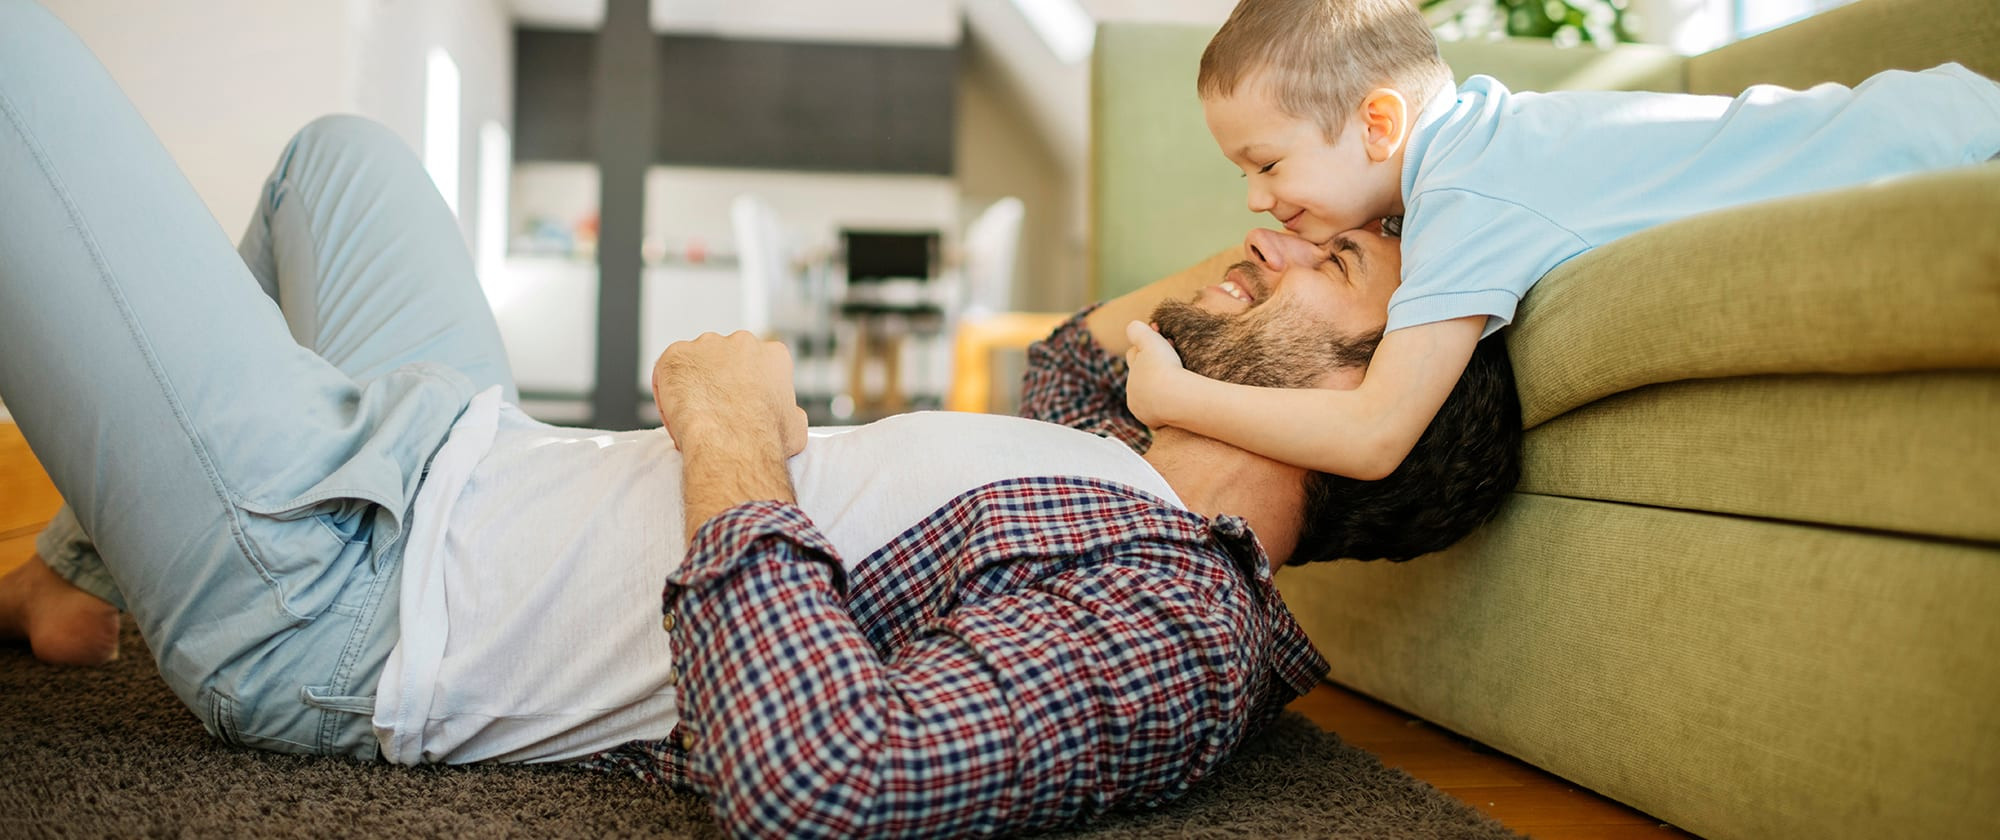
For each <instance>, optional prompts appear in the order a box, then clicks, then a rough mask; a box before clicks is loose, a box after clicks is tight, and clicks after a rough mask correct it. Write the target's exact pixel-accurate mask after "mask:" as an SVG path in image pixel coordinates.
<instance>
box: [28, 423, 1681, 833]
mask: <svg viewBox="0 0 2000 840" xmlns="http://www.w3.org/2000/svg"><path fill="white" fill-rule="evenodd" d="M61 502H62V500H61V498H60V497H59V496H57V495H56V491H55V488H54V487H53V486H51V485H50V484H49V481H48V477H47V476H46V475H44V474H43V473H42V470H41V467H40V465H38V464H37V463H36V462H35V459H34V456H33V454H31V453H30V452H29V451H28V446H27V443H26V442H25V441H23V440H22V439H21V436H20V433H19V432H18V431H17V430H16V429H15V427H14V426H13V424H11V423H0V574H4V573H5V572H6V571H7V570H9V569H12V568H14V567H15V566H17V565H19V564H20V563H21V562H22V561H25V560H27V559H28V556H29V555H30V554H31V553H32V552H33V551H34V545H35V534H37V533H39V532H40V531H41V529H42V526H43V525H46V524H47V523H48V521H49V519H50V517H52V516H54V515H55V511H56V508H57V507H58V506H59V505H60V504H61ZM1292 708H1293V709H1295V710H1297V711H1298V712H1299V713H1301V714H1303V715H1305V716H1306V717H1308V718H1310V719H1312V721H1313V722H1314V723H1317V724H1319V725H1320V726H1321V727H1323V728H1326V729H1328V730H1331V731H1333V732H1336V733H1339V734H1340V737H1341V738H1342V739H1343V740H1345V741H1347V742H1348V743H1350V744H1353V745H1355V746H1357V747H1360V748H1362V749H1365V750H1368V751H1369V752H1372V753H1374V754H1375V755H1377V756H1379V757H1380V758H1381V759H1382V762H1383V763H1384V764H1387V765H1389V766H1391V767H1398V768H1401V769H1402V770H1403V771H1404V772H1407V773H1409V774H1410V775H1412V776H1415V777H1417V778H1419V779H1422V780H1424V781H1426V782H1429V783H1430V784H1431V785H1433V786H1435V787H1437V788H1438V789H1440V790H1443V791H1444V792H1445V793H1448V794H1450V795H1452V796H1455V797H1458V798H1459V799H1461V800H1464V801H1465V802H1467V803H1470V804H1471V805H1472V806H1473V807H1474V808H1478V809H1479V810H1480V811H1483V812H1485V813H1486V814H1488V815H1489V816H1492V817H1493V818H1494V819H1497V820H1499V821H1500V822H1501V823H1502V824H1504V825H1506V826H1507V827H1508V828H1511V829H1514V830H1515V831H1520V832H1523V833H1527V834H1532V835H1534V836H1535V837H1536V838H1540V840H1584V838H1589V840H1641V838H1643V840H1670V839H1671V838H1686V837H1689V836H1691V835H1688V834H1686V833H1684V832H1681V831H1679V830H1677V829H1674V828H1672V827H1670V826H1667V825H1664V824H1662V823H1661V822H1660V821H1659V820H1656V819H1653V818H1652V817H1648V816H1646V815H1645V814H1642V813H1640V812H1638V811H1635V810H1632V809H1631V808H1627V807H1625V806H1623V805H1620V804H1618V803H1616V802H1613V801H1611V800H1608V799H1605V798H1603V797H1601V796H1598V795H1596V794H1594V793H1591V792H1590V791H1588V790H1585V789H1583V788H1580V787H1577V786H1576V785H1573V784H1570V783H1568V782H1566V781H1564V780H1562V779H1560V778H1557V777H1555V776H1552V775H1550V774H1548V773H1545V772H1542V771H1541V770H1538V769H1536V768H1534V767H1532V766H1529V765H1527V764H1524V763H1522V762H1519V761H1516V760H1514V759H1512V758H1509V757H1507V756H1506V755H1503V754H1500V753H1497V752H1493V751H1491V750H1488V749H1486V748H1484V747H1482V746H1481V745H1479V744H1477V743H1474V742H1471V741H1468V740H1466V739H1465V738H1462V737H1459V736H1458V735H1455V734H1453V733H1451V732H1449V731H1446V730H1445V729H1443V728H1441V727H1438V726H1434V725H1432V724H1430V723H1427V722H1425V721H1423V720H1420V719H1418V718H1415V717H1412V716H1410V715H1408V714H1405V713H1403V712H1402V711H1400V710H1397V709H1395V708H1392V707H1390V706H1386V705H1384V704H1382V703H1379V702H1376V701H1374V700H1372V699H1369V698H1368V697H1365V696H1363V695H1361V694H1357V693H1355V692H1353V691H1350V690H1348V689H1346V688H1343V687H1341V686H1338V685H1334V684H1332V683H1322V684H1321V685H1320V686H1319V687H1318V688H1316V689H1313V691H1312V692H1311V693H1310V694H1307V695H1306V696H1304V697H1301V698H1299V699H1298V701H1297V702H1294V703H1293V704H1292Z"/></svg>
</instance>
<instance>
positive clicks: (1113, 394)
mask: <svg viewBox="0 0 2000 840" xmlns="http://www.w3.org/2000/svg"><path fill="white" fill-rule="evenodd" d="M1096 310H1097V307H1096V306H1091V307H1090V308H1088V309H1085V310H1083V311H1082V312H1078V313H1077V314H1076V315H1075V316H1073V317H1071V318H1070V319H1069V320H1068V321H1064V322H1063V324H1062V326H1059V327H1056V329H1055V331H1054V332H1051V333H1049V337H1048V338H1045V339H1042V340H1041V341H1038V342H1035V343H1034V344H1031V345H1029V346H1028V372H1027V375H1026V377H1025V379H1024V382H1023V383H1022V386H1021V416H1023V417H1029V418H1033V419H1036V420H1046V421H1048V422H1050V423H1061V424H1062V425H1065V426H1069V427H1071V428H1075V429H1082V430H1084V431H1086V432H1093V433H1095V434H1099V435H1103V436H1105V437H1110V438H1116V439H1118V440H1119V441H1121V442H1123V443H1124V444H1125V445H1126V446H1130V447H1132V449H1133V450H1134V451H1137V452H1140V453H1144V452H1145V451H1146V449H1147V448H1148V447H1150V446H1152V445H1153V431H1152V430H1151V429H1148V428H1146V425H1145V424H1144V423H1141V422H1139V418H1137V417H1134V416H1132V412H1131V411H1130V410H1128V409H1127V408H1126V407H1125V360H1124V359H1121V358H1119V357H1117V356H1113V355H1111V354H1110V353H1106V352H1104V348H1103V347H1100V346H1098V344H1097V339H1095V338H1092V337H1091V335H1090V330H1089V328H1087V327H1085V326H1084V323H1083V319H1084V318H1085V317H1086V316H1088V315H1089V314H1090V313H1092V312H1094V311H1096Z"/></svg>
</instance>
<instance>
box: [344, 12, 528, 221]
mask: <svg viewBox="0 0 2000 840" xmlns="http://www.w3.org/2000/svg"><path fill="white" fill-rule="evenodd" d="M344 2H350V3H352V4H353V5H354V7H355V15H354V17H355V23H356V32H355V38H354V44H353V48H352V49H351V50H350V52H349V56H350V58H351V59H352V61H351V64H350V69H349V74H350V76H351V77H352V78H353V80H354V81H353V90H354V97H353V101H352V103H351V104H349V105H347V106H346V108H345V109H344V110H349V111H353V112H356V113H360V114H365V115H367V116H369V117H372V118H374V119H377V120H380V121H381V122H382V123H383V124H385V125H387V126H389V127H390V128H392V129H394V130H395V131H396V133H397V134H400V135H402V137H403V140H404V142H407V143H409V144H410V148H412V149H416V150H418V151H419V153H421V151H422V150H423V148H424V67H425V61H426V56H427V55H428V53H429V51H430V48H431V47H433V46H438V47H443V48H444V49H445V51H446V52H448V53H450V54H451V57H452V60H453V61H454V62H456V63H457V64H458V75H459V79H460V80H461V84H462V90H461V92H460V96H459V102H460V107H461V111H462V113H461V116H460V119H459V131H458V146H459V156H458V159H459V173H458V184H459V189H458V196H457V198H458V201H457V205H458V223H459V228H460V229H461V230H462V231H464V233H465V237H466V241H467V243H472V242H473V241H474V232H475V231H477V230H478V229H479V228H478V224H479V207H480V195H479V177H478V173H479V126H480V125H481V124H483V123H484V122H486V121H489V120H491V121H494V122H497V123H499V124H500V125H501V126H503V127H504V128H506V130H507V132H508V134H509V135H510V136H511V135H512V134H513V129H514V23H513V20H512V19H511V18H510V17H509V16H508V11H507V7H506V3H505V2H504V0H344Z"/></svg>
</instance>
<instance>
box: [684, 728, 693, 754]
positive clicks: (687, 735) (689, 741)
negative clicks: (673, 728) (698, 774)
mask: <svg viewBox="0 0 2000 840" xmlns="http://www.w3.org/2000/svg"><path fill="white" fill-rule="evenodd" d="M681 749H684V750H691V749H694V730H691V729H683V730H681Z"/></svg>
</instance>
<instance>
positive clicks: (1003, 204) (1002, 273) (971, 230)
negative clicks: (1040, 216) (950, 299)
mask: <svg viewBox="0 0 2000 840" xmlns="http://www.w3.org/2000/svg"><path fill="white" fill-rule="evenodd" d="M1025 212H1026V210H1025V206H1024V205H1022V203H1021V200H1020V199H1018V198H1015V197H1013V196H1011V195H1010V196H1007V197H1006V198H1003V199H1000V200H999V201H995V202H993V203H992V204H991V205H989V206H987V208H986V209H985V210H983V211H980V213H979V218H976V219H973V220H972V224H969V225H966V226H965V242H964V244H963V245H962V246H961V249H960V250H961V252H962V253H963V254H964V260H963V262H961V263H960V266H959V271H960V273H961V275H962V280H961V281H960V282H961V286H962V289H963V292H962V297H961V299H960V305H959V307H958V313H959V315H960V316H961V317H965V318H981V317H985V316H988V315H992V314H994V313H998V312H1006V311H1007V310H1009V309H1012V308H1014V307H1013V297H1014V264H1015V262H1016V260H1015V257H1016V256H1017V255H1018V253H1019V252H1020V248H1021V218H1022V216H1023V215H1024V214H1025Z"/></svg>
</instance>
